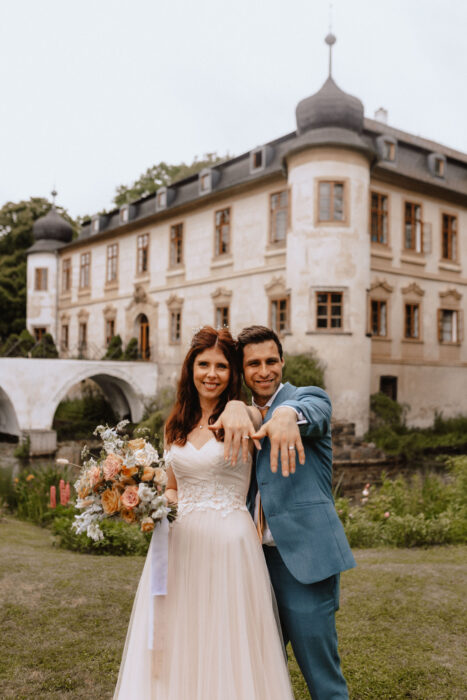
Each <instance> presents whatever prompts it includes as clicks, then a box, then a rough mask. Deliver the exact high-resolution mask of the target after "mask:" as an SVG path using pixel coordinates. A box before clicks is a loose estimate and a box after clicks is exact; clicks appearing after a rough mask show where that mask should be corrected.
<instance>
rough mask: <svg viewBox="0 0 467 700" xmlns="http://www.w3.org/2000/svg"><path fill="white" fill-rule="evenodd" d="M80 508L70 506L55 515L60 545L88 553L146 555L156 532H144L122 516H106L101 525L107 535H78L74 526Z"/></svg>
mask: <svg viewBox="0 0 467 700" xmlns="http://www.w3.org/2000/svg"><path fill="white" fill-rule="evenodd" d="M76 512H77V511H76V510H75V508H73V507H70V508H69V509H68V510H67V511H66V512H62V513H61V514H60V515H59V516H58V517H55V518H54V519H53V522H52V524H51V527H52V532H53V534H54V535H55V538H56V539H55V542H56V544H57V545H58V546H59V547H62V548H64V549H71V550H72V551H74V552H82V553H86V554H114V555H118V556H122V555H135V554H137V555H143V556H144V555H145V554H146V553H147V551H148V547H149V542H150V540H151V534H152V533H143V532H141V530H140V528H139V527H138V526H137V525H128V524H127V523H123V522H121V521H118V520H104V521H103V522H102V523H101V524H100V527H101V529H102V532H103V533H104V539H102V540H99V541H98V542H94V540H92V539H91V538H90V537H88V536H87V535H86V534H81V535H77V534H76V532H75V530H74V529H72V527H71V526H72V523H73V519H74V516H75V515H76Z"/></svg>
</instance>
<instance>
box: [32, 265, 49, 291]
mask: <svg viewBox="0 0 467 700" xmlns="http://www.w3.org/2000/svg"><path fill="white" fill-rule="evenodd" d="M47 273H48V270H47V268H46V267H36V273H35V277H34V289H35V290H36V292H46V291H47Z"/></svg>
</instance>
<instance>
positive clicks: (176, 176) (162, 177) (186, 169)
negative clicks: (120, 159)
mask: <svg viewBox="0 0 467 700" xmlns="http://www.w3.org/2000/svg"><path fill="white" fill-rule="evenodd" d="M228 158H231V156H229V155H228V154H226V155H225V156H219V155H217V153H205V154H204V156H203V157H202V158H201V159H200V160H198V158H195V159H194V161H193V162H192V163H190V164H189V165H187V164H186V163H179V164H178V165H170V164H169V163H165V162H164V161H162V162H161V163H156V164H155V165H153V166H152V167H150V168H148V169H147V170H146V172H145V173H143V174H142V175H140V177H139V178H138V179H137V180H136V181H135V182H134V183H133V184H132V185H120V186H119V187H117V194H116V195H115V197H114V202H115V204H116V205H117V207H121V206H122V204H126V203H127V202H132V201H134V200H135V199H140V198H141V197H147V195H149V194H152V193H153V192H156V191H157V190H158V189H159V187H164V186H165V187H168V186H169V185H171V184H173V183H174V182H177V181H178V180H183V178H185V177H189V175H195V174H196V173H199V172H200V170H203V168H210V167H212V166H214V165H218V164H219V163H222V162H223V161H224V160H227V159H228Z"/></svg>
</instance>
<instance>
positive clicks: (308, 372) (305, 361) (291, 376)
mask: <svg viewBox="0 0 467 700" xmlns="http://www.w3.org/2000/svg"><path fill="white" fill-rule="evenodd" d="M284 359H285V365H284V372H283V377H284V381H286V382H290V383H291V384H293V385H294V386H319V387H321V388H322V389H324V366H323V364H322V362H321V361H320V360H319V359H318V358H317V357H316V355H315V354H314V353H307V354H302V355H285V357H284Z"/></svg>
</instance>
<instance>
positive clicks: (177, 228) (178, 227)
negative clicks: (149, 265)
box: [169, 221, 185, 268]
mask: <svg viewBox="0 0 467 700" xmlns="http://www.w3.org/2000/svg"><path fill="white" fill-rule="evenodd" d="M176 232H179V238H178V239H176V238H175V237H174V234H175V235H176ZM184 238H185V226H184V222H183V221H179V222H177V223H176V224H171V225H170V228H169V267H170V268H177V267H183V265H184V255H185V241H184ZM177 241H178V242H179V243H178V245H179V249H180V250H179V253H180V256H179V257H180V260H178V261H177V260H176V257H178V255H177V256H175V255H173V251H174V250H175V246H176V245H177Z"/></svg>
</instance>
